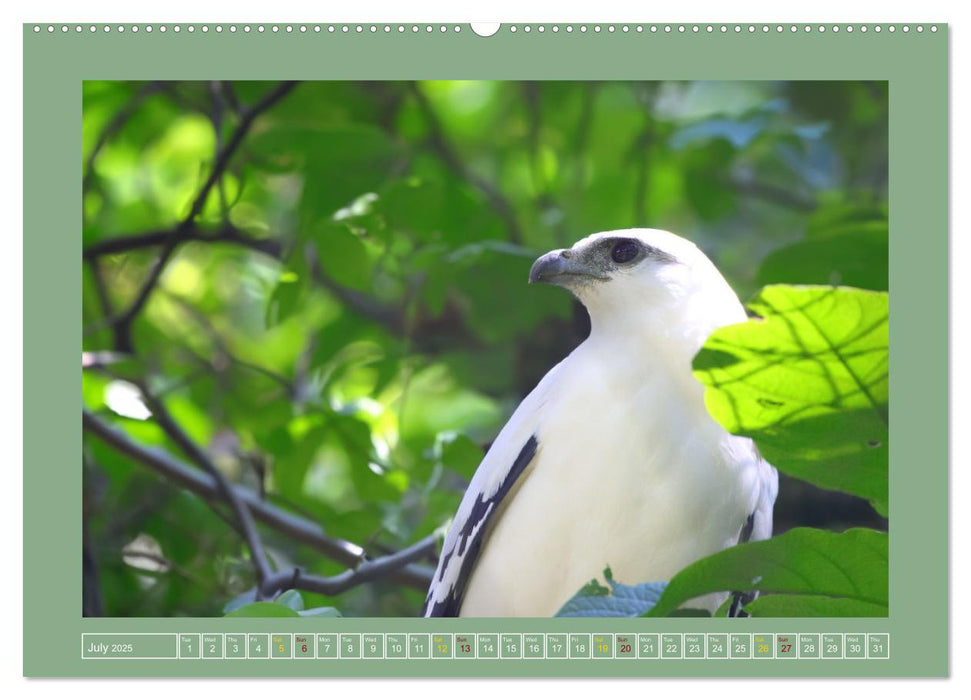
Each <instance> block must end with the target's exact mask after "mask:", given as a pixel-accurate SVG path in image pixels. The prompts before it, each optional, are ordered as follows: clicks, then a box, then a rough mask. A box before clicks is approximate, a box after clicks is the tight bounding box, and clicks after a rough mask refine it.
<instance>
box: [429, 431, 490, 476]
mask: <svg viewBox="0 0 971 700" xmlns="http://www.w3.org/2000/svg"><path fill="white" fill-rule="evenodd" d="M438 447H439V448H440V449H441V455H440V457H439V459H440V461H441V463H442V464H444V465H445V466H446V467H448V468H449V469H452V470H453V471H456V472H458V473H459V474H461V475H462V476H463V477H464V478H466V479H471V478H472V475H473V474H474V473H475V470H476V469H477V468H478V466H479V463H480V462H481V461H482V456H483V455H482V448H481V447H479V446H478V445H477V444H475V443H474V442H473V441H472V440H471V439H470V438H468V437H467V436H465V435H462V434H460V433H454V432H446V433H443V434H442V435H439V442H438Z"/></svg>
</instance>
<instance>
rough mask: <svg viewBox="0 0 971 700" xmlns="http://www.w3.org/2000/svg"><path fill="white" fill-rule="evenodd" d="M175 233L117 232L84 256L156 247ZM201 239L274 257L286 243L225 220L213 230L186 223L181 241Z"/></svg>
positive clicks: (92, 246) (89, 256) (278, 256)
mask: <svg viewBox="0 0 971 700" xmlns="http://www.w3.org/2000/svg"><path fill="white" fill-rule="evenodd" d="M170 235H172V231H171V229H167V230H164V231H146V232H144V233H136V234H132V235H130V236H118V237H116V238H109V239H107V240H104V241H99V242H97V243H95V244H93V245H90V246H88V247H87V248H85V249H84V253H83V257H84V259H85V260H96V259H97V258H100V257H103V256H106V255H116V254H118V253H127V252H129V251H132V250H139V249H141V248H153V247H155V246H160V245H163V244H165V243H166V241H167V240H168V238H169V236H170ZM189 241H199V242H201V243H232V244H235V245H240V246H243V247H244V248H252V249H253V250H256V251H259V252H260V253H264V254H266V255H268V256H270V257H271V258H277V259H279V258H280V257H281V256H282V255H283V243H282V242H281V241H279V240H277V239H275V238H251V237H249V236H247V235H246V234H244V233H243V232H242V231H240V230H239V229H238V228H236V227H235V226H233V225H232V224H224V225H222V226H221V227H219V228H218V229H217V230H215V231H213V232H206V231H204V230H203V229H201V228H199V226H198V225H196V224H192V225H191V226H188V227H186V229H185V230H184V231H183V233H182V234H181V235H180V238H179V242H180V243H186V242H189Z"/></svg>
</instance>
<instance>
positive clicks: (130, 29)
mask: <svg viewBox="0 0 971 700" xmlns="http://www.w3.org/2000/svg"><path fill="white" fill-rule="evenodd" d="M925 30H926V31H930V32H931V33H935V32H937V31H938V27H937V25H934V24H931V25H923V24H914V25H911V24H900V25H897V24H886V25H883V24H858V25H853V24H843V25H841V24H832V25H825V24H817V25H812V24H649V25H648V24H605V25H602V24H566V25H559V24H552V25H544V24H539V25H531V24H523V25H518V24H511V25H508V26H503V27H501V28H500V31H505V32H508V33H511V34H517V33H519V34H530V33H533V32H535V33H537V34H546V33H552V34H603V33H607V34H617V33H620V34H631V33H633V34H644V33H648V34H658V33H661V34H825V33H832V34H838V33H840V32H844V33H846V34H852V33H855V32H856V33H860V34H867V33H875V34H880V33H883V32H887V33H890V34H895V33H902V34H909V33H911V32H914V33H917V34H921V33H923V32H924V31H925ZM33 31H34V33H35V34H42V33H47V34H70V33H73V34H99V33H100V34H111V33H115V34H125V33H128V34H138V33H139V32H141V33H144V34H152V33H159V34H166V33H169V34H210V33H215V34H281V33H282V34H411V35H415V34H418V35H424V34H447V33H455V34H458V33H461V32H462V31H463V29H462V27H461V25H458V24H454V25H448V24H213V25H209V24H198V25H197V24H171V25H167V24H158V25H152V24H141V25H140V24H127V25H126V24H115V25H111V24H102V25H98V24H89V25H82V24H73V25H72V24H47V25H41V24H35V25H33ZM472 33H473V34H474V31H473V32H472Z"/></svg>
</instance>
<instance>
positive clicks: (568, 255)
mask: <svg viewBox="0 0 971 700" xmlns="http://www.w3.org/2000/svg"><path fill="white" fill-rule="evenodd" d="M582 258H583V256H581V255H578V254H577V252H576V251H574V250H571V249H569V248H564V249H562V250H553V251H550V252H549V253H547V254H546V255H541V256H540V257H538V258H537V259H536V262H534V263H533V266H532V267H531V268H530V270H529V281H530V283H533V282H545V283H547V284H556V285H559V286H561V287H568V286H570V285H571V284H574V283H576V282H579V281H582V280H586V281H590V280H593V279H606V277H605V276H604V275H600V274H597V273H596V271H595V270H593V269H592V268H591V266H590V265H588V264H586V263H585V262H584V261H583V259H582Z"/></svg>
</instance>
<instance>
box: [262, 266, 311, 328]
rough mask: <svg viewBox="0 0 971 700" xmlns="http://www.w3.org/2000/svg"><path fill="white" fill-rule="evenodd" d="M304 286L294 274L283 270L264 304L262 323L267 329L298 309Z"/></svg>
mask: <svg viewBox="0 0 971 700" xmlns="http://www.w3.org/2000/svg"><path fill="white" fill-rule="evenodd" d="M305 286H306V285H305V283H304V281H303V280H302V279H301V278H300V276H299V275H298V274H297V273H296V272H294V271H292V270H284V271H283V272H281V273H280V276H279V277H278V278H277V282H276V286H275V287H274V288H273V293H272V294H270V298H269V300H268V302H267V304H266V317H265V321H264V322H265V323H266V327H267V328H272V327H273V326H275V325H277V324H278V323H282V322H283V321H285V320H286V319H287V318H289V317H290V316H291V315H293V314H294V312H296V311H297V310H298V309H299V308H300V304H301V301H302V299H303V292H304V289H305Z"/></svg>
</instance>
